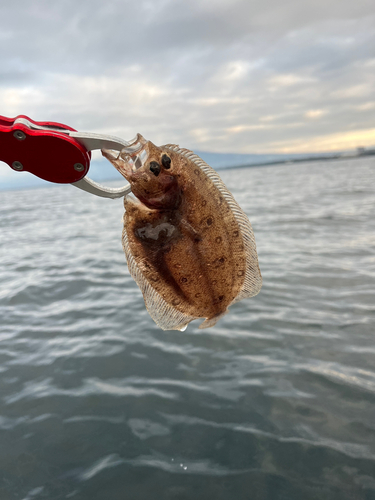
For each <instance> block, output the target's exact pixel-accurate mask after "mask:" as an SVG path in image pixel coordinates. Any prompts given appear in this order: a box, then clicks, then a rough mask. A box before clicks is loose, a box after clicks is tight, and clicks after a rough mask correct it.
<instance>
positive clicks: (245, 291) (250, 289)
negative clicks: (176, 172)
mask: <svg viewBox="0 0 375 500" xmlns="http://www.w3.org/2000/svg"><path fill="white" fill-rule="evenodd" d="M163 147H165V148H169V149H171V150H172V151H174V152H175V153H179V154H181V155H182V156H184V157H185V158H187V159H189V160H190V161H192V162H194V164H195V165H197V167H199V168H200V169H201V170H202V171H203V172H204V173H205V174H206V175H207V177H208V178H209V179H210V180H211V181H212V183H213V184H214V186H215V187H216V188H217V189H218V190H219V191H220V193H221V194H222V195H223V197H224V199H225V200H226V202H227V203H228V205H229V207H230V209H231V211H232V213H233V215H234V217H235V219H236V221H237V223H238V225H239V227H240V229H241V234H242V238H243V242H244V246H245V252H246V272H245V279H244V283H243V285H242V287H241V290H240V291H239V293H238V294H237V296H236V297H235V298H234V299H233V301H232V302H231V304H230V305H232V304H235V303H236V302H239V301H240V300H242V299H245V298H249V297H254V295H257V294H258V293H259V292H260V289H261V288H262V275H261V272H260V269H259V264H258V254H257V249H256V244H255V238H254V233H253V228H252V227H251V223H250V221H249V218H248V217H247V215H246V214H245V212H244V211H243V210H242V208H241V207H240V206H239V205H238V203H237V202H236V200H235V199H234V197H233V195H232V193H231V192H230V191H229V190H228V188H227V187H226V185H225V184H224V182H223V181H222V180H221V179H220V177H219V175H218V173H217V172H216V170H214V169H213V168H212V167H210V166H209V165H208V164H207V163H206V162H205V161H203V160H202V158H200V157H199V156H198V155H197V154H195V153H193V152H192V151H190V150H189V149H181V148H180V147H179V146H177V145H174V144H167V145H166V146H163ZM206 321H208V320H206ZM206 321H205V322H204V323H203V324H205V323H206ZM204 328H206V327H204Z"/></svg>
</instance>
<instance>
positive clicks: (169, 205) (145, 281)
mask: <svg viewBox="0 0 375 500" xmlns="http://www.w3.org/2000/svg"><path fill="white" fill-rule="evenodd" d="M102 153H103V155H104V156H105V157H106V158H107V159H108V160H109V161H110V162H111V163H112V164H113V165H114V166H115V167H116V169H117V170H118V171H119V172H120V173H121V174H122V175H123V176H124V177H125V178H126V179H127V181H128V182H129V183H130V185H131V190H132V193H133V195H134V196H135V198H133V197H132V196H126V197H125V199H124V205H125V215H124V230H123V240H122V241H123V248H124V251H125V255H126V259H127V263H128V267H129V271H130V274H131V275H132V277H133V278H134V280H135V281H136V283H137V284H138V286H139V288H140V289H141V291H142V294H143V297H144V301H145V304H146V308H147V310H148V312H149V314H150V316H151V317H152V319H153V320H154V321H155V322H156V324H157V325H158V326H159V327H160V328H162V329H163V330H184V329H185V328H186V326H187V325H188V323H189V322H190V321H192V320H194V319H197V318H204V321H203V323H202V324H201V325H200V328H208V327H211V326H213V325H215V324H216V322H217V321H218V320H219V319H220V318H221V317H222V316H223V315H224V314H226V313H227V312H228V307H229V306H230V305H232V304H234V303H235V302H238V301H240V300H242V299H245V298H248V297H252V296H254V295H256V294H257V293H258V292H259V291H260V288H261V286H262V277H261V273H260V269H259V265H258V255H257V251H256V245H255V239H254V234H253V230H252V227H251V224H250V221H249V219H248V217H247V216H246V214H245V213H244V212H243V211H242V209H241V208H240V207H239V205H238V203H237V202H236V201H235V199H234V198H233V196H232V194H231V193H230V191H229V190H228V189H227V188H226V186H225V185H224V183H223V182H222V180H221V179H220V177H219V175H218V174H217V172H216V171H215V170H214V169H212V168H211V167H210V166H209V165H207V163H205V162H204V161H203V160H202V159H201V158H199V156H197V155H196V154H194V153H193V152H192V151H189V150H187V149H181V148H180V147H179V146H177V145H173V144H167V145H165V146H161V147H157V146H155V145H154V144H153V143H152V142H150V141H146V140H145V139H144V138H143V137H142V136H141V135H140V134H138V135H137V138H136V140H135V141H134V143H132V144H131V145H130V146H128V147H125V148H124V149H123V150H122V151H121V152H120V153H118V152H115V151H112V150H103V151H102Z"/></svg>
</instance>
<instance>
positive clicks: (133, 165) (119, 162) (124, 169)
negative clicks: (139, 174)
mask: <svg viewBox="0 0 375 500" xmlns="http://www.w3.org/2000/svg"><path fill="white" fill-rule="evenodd" d="M147 143H148V141H146V139H145V138H144V137H143V136H142V135H141V134H137V136H136V137H135V138H134V139H133V140H132V141H130V142H129V144H128V145H127V146H125V147H124V148H123V149H122V150H121V151H120V152H118V151H114V150H113V149H102V155H103V156H104V157H105V158H107V160H109V161H110V162H111V163H112V165H113V166H114V167H115V168H116V169H117V170H118V171H119V172H120V174H122V175H123V176H124V177H125V178H126V179H127V180H128V181H129V182H130V180H131V177H132V174H133V173H134V172H136V171H137V170H138V169H140V168H141V167H142V166H143V165H144V164H145V162H146V161H147V158H148V151H147V148H146V146H147Z"/></svg>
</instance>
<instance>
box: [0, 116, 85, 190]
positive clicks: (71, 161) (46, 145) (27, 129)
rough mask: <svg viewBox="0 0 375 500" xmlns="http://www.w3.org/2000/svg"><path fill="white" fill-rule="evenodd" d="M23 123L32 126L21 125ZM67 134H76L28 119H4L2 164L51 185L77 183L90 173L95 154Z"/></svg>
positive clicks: (0, 136) (0, 146)
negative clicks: (91, 160)
mask: <svg viewBox="0 0 375 500" xmlns="http://www.w3.org/2000/svg"><path fill="white" fill-rule="evenodd" d="M19 119H23V120H24V121H27V122H30V125H31V126H28V125H27V124H25V123H22V122H21V123H17V122H16V120H19ZM15 122H16V123H15ZM33 125H34V126H35V128H33V127H32V126H33ZM48 128H53V129H54V130H48ZM59 129H60V130H61V132H60V131H59ZM64 130H65V131H69V130H70V131H75V130H74V129H73V128H71V127H68V126H67V125H63V124H61V123H55V122H35V121H33V120H31V119H30V118H28V117H27V116H24V115H19V116H17V117H16V118H6V117H4V116H0V161H4V162H5V163H7V164H8V165H9V166H10V167H11V168H13V170H17V171H27V172H31V173H32V174H34V175H36V176H37V177H40V178H41V179H44V180H46V181H49V182H57V183H60V184H68V183H72V182H77V181H79V180H80V179H82V178H83V177H84V176H85V175H86V174H87V172H88V170H89V167H90V159H91V153H90V152H89V151H87V150H86V149H85V148H84V147H83V146H82V145H81V144H80V143H79V142H78V141H76V140H75V139H73V138H71V137H69V135H67V134H66V133H65V134H64V132H63V131H64Z"/></svg>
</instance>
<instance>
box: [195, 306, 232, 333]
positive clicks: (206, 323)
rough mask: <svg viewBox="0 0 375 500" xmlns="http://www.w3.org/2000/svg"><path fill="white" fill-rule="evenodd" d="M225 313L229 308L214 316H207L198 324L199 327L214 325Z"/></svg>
mask: <svg viewBox="0 0 375 500" xmlns="http://www.w3.org/2000/svg"><path fill="white" fill-rule="evenodd" d="M227 313H229V309H227V310H226V311H224V312H223V313H220V314H218V315H217V316H214V317H213V318H207V319H205V320H204V321H203V323H201V324H200V325H199V328H200V329H203V328H211V326H214V325H216V323H217V322H218V321H219V319H221V318H222V317H223V316H225V315H226V314H227Z"/></svg>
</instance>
